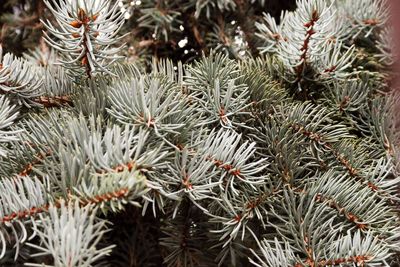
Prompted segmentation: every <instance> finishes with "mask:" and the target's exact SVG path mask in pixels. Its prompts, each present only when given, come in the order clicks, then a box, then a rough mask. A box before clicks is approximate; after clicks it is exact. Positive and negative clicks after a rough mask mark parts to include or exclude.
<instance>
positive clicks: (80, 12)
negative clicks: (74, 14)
mask: <svg viewBox="0 0 400 267" xmlns="http://www.w3.org/2000/svg"><path fill="white" fill-rule="evenodd" d="M78 18H79V19H80V20H84V19H85V18H86V12H85V10H83V9H82V8H79V10H78Z"/></svg>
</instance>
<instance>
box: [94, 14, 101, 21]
mask: <svg viewBox="0 0 400 267" xmlns="http://www.w3.org/2000/svg"><path fill="white" fill-rule="evenodd" d="M98 16H99V13H97V14H94V15H93V16H92V21H95V20H96V19H97V18H98Z"/></svg>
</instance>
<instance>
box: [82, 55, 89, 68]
mask: <svg viewBox="0 0 400 267" xmlns="http://www.w3.org/2000/svg"><path fill="white" fill-rule="evenodd" d="M81 63H82V66H86V65H87V64H88V59H87V56H84V57H83V58H82V61H81Z"/></svg>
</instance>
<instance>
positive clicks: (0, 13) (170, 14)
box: [0, 0, 296, 62]
mask: <svg viewBox="0 0 400 267" xmlns="http://www.w3.org/2000/svg"><path fill="white" fill-rule="evenodd" d="M64 1H74V0H64ZM113 2H114V3H115V2H118V8H119V9H120V11H121V12H122V13H123V16H124V17H125V19H126V23H125V26H124V29H123V31H122V33H125V34H127V35H126V37H125V38H124V40H123V41H124V42H125V43H126V46H125V49H124V51H125V54H126V57H128V59H129V60H132V61H133V60H139V61H147V60H151V57H153V56H156V57H168V58H171V59H172V60H174V61H183V62H187V61H191V60H193V59H195V58H196V57H198V56H199V55H201V52H202V51H204V52H205V53H207V52H209V50H210V49H214V50H219V51H225V52H226V53H228V54H229V55H230V57H232V58H240V57H242V56H244V55H245V54H246V53H250V54H253V55H256V54H258V50H257V38H255V37H256V36H255V25H254V24H255V22H256V21H261V19H262V15H263V12H266V13H270V14H272V15H273V16H274V17H275V18H278V19H279V17H280V14H281V12H282V10H293V9H294V8H295V6H296V4H295V0H283V1H282V0H115V1H113ZM40 19H49V20H52V18H51V16H50V12H49V11H48V10H47V9H46V7H45V5H44V3H43V0H1V1H0V42H1V43H2V45H3V50H4V52H12V53H14V54H16V55H22V54H23V53H26V52H27V51H28V50H32V49H33V50H34V49H41V50H42V52H43V50H46V49H47V46H46V44H45V42H44V40H43V39H42V35H43V30H44V27H43V26H42V24H41V23H40ZM38 44H39V45H38Z"/></svg>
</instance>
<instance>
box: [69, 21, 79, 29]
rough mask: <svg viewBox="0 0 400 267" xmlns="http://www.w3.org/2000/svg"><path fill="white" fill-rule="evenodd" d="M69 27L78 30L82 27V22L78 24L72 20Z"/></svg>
mask: <svg viewBox="0 0 400 267" xmlns="http://www.w3.org/2000/svg"><path fill="white" fill-rule="evenodd" d="M69 25H71V26H72V27H74V28H80V27H81V26H82V22H80V21H79V20H74V21H72V22H71V23H70V24H69Z"/></svg>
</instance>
